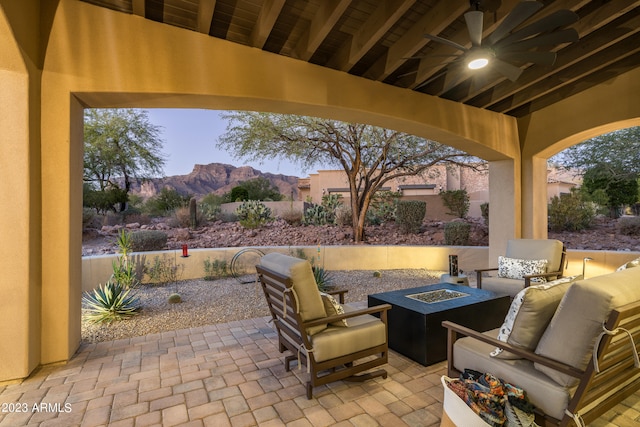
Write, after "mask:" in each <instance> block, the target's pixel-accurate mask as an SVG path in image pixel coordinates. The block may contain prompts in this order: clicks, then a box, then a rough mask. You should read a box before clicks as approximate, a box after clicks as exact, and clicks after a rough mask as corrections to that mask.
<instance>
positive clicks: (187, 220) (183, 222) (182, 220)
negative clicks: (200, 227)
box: [173, 206, 204, 228]
mask: <svg viewBox="0 0 640 427" xmlns="http://www.w3.org/2000/svg"><path fill="white" fill-rule="evenodd" d="M173 217H174V218H175V223H176V224H177V225H178V226H179V227H182V228H189V227H191V211H190V208H189V207H188V206H183V207H181V208H178V209H176V210H175V211H173ZM203 222H204V215H203V214H202V212H201V211H200V210H196V223H197V224H202V223H203Z"/></svg>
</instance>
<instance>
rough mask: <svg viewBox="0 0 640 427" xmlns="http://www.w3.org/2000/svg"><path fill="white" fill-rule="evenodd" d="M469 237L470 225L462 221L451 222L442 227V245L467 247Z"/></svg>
mask: <svg viewBox="0 0 640 427" xmlns="http://www.w3.org/2000/svg"><path fill="white" fill-rule="evenodd" d="M470 235H471V224H469V223H467V222H463V221H451V222H448V223H446V224H445V225H444V244H445V245H448V246H467V245H469V242H470V241H471V239H470Z"/></svg>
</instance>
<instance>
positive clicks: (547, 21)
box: [496, 9, 580, 46]
mask: <svg viewBox="0 0 640 427" xmlns="http://www.w3.org/2000/svg"><path fill="white" fill-rule="evenodd" d="M578 19H580V17H579V16H578V14H576V13H574V12H572V11H570V10H567V9H563V10H558V11H556V12H554V13H552V14H551V15H548V16H545V17H544V18H541V19H540V20H538V21H536V22H534V23H532V24H531V25H527V26H526V27H524V28H522V29H521V30H518V31H516V32H514V33H512V34H510V35H509V36H507V37H505V38H504V39H502V40H499V41H498V42H496V46H498V45H502V46H506V45H508V44H510V43H514V42H516V41H518V40H524V39H526V38H527V37H529V36H533V35H535V34H540V33H545V32H548V31H553V30H555V29H556V28H560V27H564V26H565V25H569V24H573V23H574V22H576V21H578Z"/></svg>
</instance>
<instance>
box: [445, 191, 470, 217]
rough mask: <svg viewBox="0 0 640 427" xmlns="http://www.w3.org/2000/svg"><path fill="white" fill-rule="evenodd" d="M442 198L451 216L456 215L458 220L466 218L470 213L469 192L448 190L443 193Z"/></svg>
mask: <svg viewBox="0 0 640 427" xmlns="http://www.w3.org/2000/svg"><path fill="white" fill-rule="evenodd" d="M440 197H441V198H442V203H443V204H444V205H445V207H446V208H447V209H449V212H447V213H448V214H449V215H455V216H456V217H458V218H466V217H467V214H468V213H469V206H470V202H469V194H468V193H467V190H464V189H462V190H447V191H441V192H440Z"/></svg>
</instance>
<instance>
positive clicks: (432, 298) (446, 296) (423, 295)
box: [407, 289, 469, 304]
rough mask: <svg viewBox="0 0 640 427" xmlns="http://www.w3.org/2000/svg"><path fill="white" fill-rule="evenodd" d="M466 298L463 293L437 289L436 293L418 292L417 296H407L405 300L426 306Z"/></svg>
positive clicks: (466, 295)
mask: <svg viewBox="0 0 640 427" xmlns="http://www.w3.org/2000/svg"><path fill="white" fill-rule="evenodd" d="M468 296H469V294H465V293H464V292H458V291H452V290H450V289H438V290H436V291H428V292H420V293H419V294H411V295H407V298H413V299H415V300H418V301H421V302H424V303H426V304H434V303H436V302H442V301H447V300H450V299H454V298H462V297H468Z"/></svg>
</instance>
